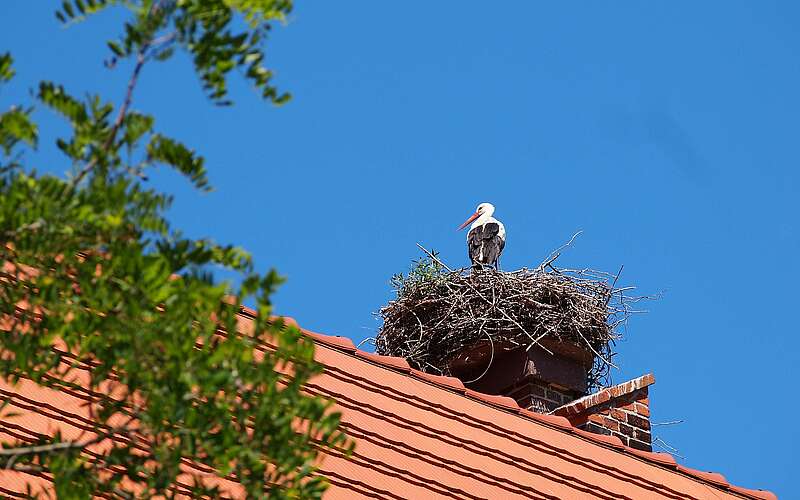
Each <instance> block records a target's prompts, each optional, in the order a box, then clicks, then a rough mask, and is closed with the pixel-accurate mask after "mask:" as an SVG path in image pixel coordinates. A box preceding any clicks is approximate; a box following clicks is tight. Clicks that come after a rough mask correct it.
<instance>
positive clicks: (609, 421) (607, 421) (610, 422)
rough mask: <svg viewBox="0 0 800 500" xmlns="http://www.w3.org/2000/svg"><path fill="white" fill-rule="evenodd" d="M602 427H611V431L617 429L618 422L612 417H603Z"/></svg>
mask: <svg viewBox="0 0 800 500" xmlns="http://www.w3.org/2000/svg"><path fill="white" fill-rule="evenodd" d="M603 427H605V428H606V429H611V430H612V431H618V430H619V422H617V421H616V420H614V419H613V418H608V417H603Z"/></svg>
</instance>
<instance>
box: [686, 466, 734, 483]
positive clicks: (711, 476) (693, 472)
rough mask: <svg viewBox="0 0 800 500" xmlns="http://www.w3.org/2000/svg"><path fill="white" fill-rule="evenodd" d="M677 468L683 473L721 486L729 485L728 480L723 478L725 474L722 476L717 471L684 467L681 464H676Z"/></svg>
mask: <svg viewBox="0 0 800 500" xmlns="http://www.w3.org/2000/svg"><path fill="white" fill-rule="evenodd" d="M678 470H679V471H681V472H683V473H684V474H689V475H690V476H693V477H697V478H700V479H702V480H703V481H707V482H709V483H714V484H716V485H718V486H722V487H723V488H729V487H730V483H729V482H728V480H727V479H725V476H723V475H722V474H720V473H719V472H705V471H702V470H698V469H692V468H689V467H684V466H683V465H681V464H678Z"/></svg>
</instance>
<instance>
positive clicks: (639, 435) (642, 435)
mask: <svg viewBox="0 0 800 500" xmlns="http://www.w3.org/2000/svg"><path fill="white" fill-rule="evenodd" d="M633 437H634V439H638V440H639V441H643V442H645V443H651V442H652V441H653V438H652V436H651V435H650V433H649V432H647V431H642V430H639V429H636V430H635V431H634V432H633Z"/></svg>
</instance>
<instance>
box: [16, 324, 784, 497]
mask: <svg viewBox="0 0 800 500" xmlns="http://www.w3.org/2000/svg"><path fill="white" fill-rule="evenodd" d="M253 317H254V311H248V310H245V309H243V310H242V314H241V321H240V323H239V328H241V329H242V331H243V332H246V331H249V330H248V328H249V329H250V330H252V318H253ZM285 322H286V324H292V325H293V326H294V325H296V323H295V322H294V321H293V320H292V319H291V318H287V319H286V320H285ZM306 333H307V334H308V335H309V336H310V337H311V338H313V339H314V340H315V341H316V342H317V344H318V347H317V353H316V356H317V359H318V360H319V361H320V362H321V363H322V364H323V365H324V366H325V370H324V372H323V373H322V374H321V375H319V376H317V377H316V378H314V379H313V380H312V381H310V382H309V383H308V384H307V386H306V390H307V392H308V393H310V394H315V395H319V396H323V397H327V398H332V399H333V400H334V401H335V407H336V409H337V410H338V411H340V412H341V413H342V427H343V429H344V430H345V431H346V432H347V433H348V434H349V435H350V436H352V437H353V439H354V440H355V441H356V450H355V453H354V455H353V456H352V457H350V458H345V457H343V456H341V455H339V454H337V453H338V452H336V451H331V452H329V453H328V454H327V455H325V456H324V458H323V459H322V463H321V466H320V469H319V473H320V474H321V475H323V476H325V477H326V478H327V479H328V481H329V482H330V484H331V487H330V489H329V491H328V492H327V494H326V499H348V500H349V499H358V498H390V499H398V500H399V499H405V498H504V499H506V498H509V499H513V498H519V499H523V498H525V499H527V498H547V499H560V498H587V497H592V498H604V499H608V500H617V499H626V498H627V499H640V498H672V499H678V498H698V499H703V498H714V499H717V500H719V499H724V498H750V499H755V500H772V499H774V498H775V496H774V495H773V494H772V493H770V492H765V491H761V490H749V489H745V488H739V487H736V486H730V485H729V484H728V482H727V481H726V480H725V478H724V477H723V476H721V475H719V474H715V473H706V472H701V471H697V470H694V469H689V468H686V467H682V466H677V465H676V464H675V461H674V459H673V458H672V457H671V456H670V455H667V454H664V453H649V452H642V451H639V450H635V449H632V448H628V447H625V446H622V443H621V442H620V441H619V440H618V439H616V438H613V437H610V436H601V435H597V434H591V433H586V432H583V431H580V430H579V429H577V428H575V427H572V426H571V425H570V424H569V422H568V421H567V420H566V419H565V418H564V417H561V416H555V415H543V414H536V413H532V412H530V411H528V410H522V409H520V408H519V406H518V405H517V404H516V402H515V401H514V400H513V399H511V398H505V397H498V396H489V395H485V394H481V393H477V392H474V391H469V390H466V389H464V385H463V384H462V383H461V381H459V380H458V379H454V378H451V377H441V376H435V375H430V374H426V373H422V372H420V371H417V370H412V369H410V368H408V364H407V363H406V362H405V361H403V360H400V359H398V358H391V357H384V356H378V355H375V354H370V353H365V352H363V351H358V350H357V349H356V348H355V346H354V345H353V343H352V342H351V341H350V340H349V339H344V338H342V337H331V336H327V335H321V334H318V333H314V332H306ZM269 348H270V346H269V345H268V344H266V343H265V344H264V346H263V347H261V349H262V350H268V349H269ZM84 397H85V395H82V393H81V391H79V390H77V391H73V392H70V393H67V392H64V391H62V392H55V391H53V390H51V389H47V388H43V387H40V386H38V385H36V384H34V383H33V382H30V381H26V380H22V381H21V383H20V385H18V386H16V387H11V386H9V385H8V384H7V383H6V382H3V381H0V399H2V400H8V401H10V403H9V411H13V412H17V413H18V414H19V415H18V416H17V417H13V418H7V419H4V421H2V422H0V434H2V436H0V437H2V439H3V440H9V439H10V440H20V441H23V442H25V441H29V440H35V439H36V438H37V436H40V435H42V434H50V433H52V432H54V431H55V430H61V431H62V432H63V433H64V435H65V437H67V436H70V435H78V434H79V433H80V432H81V431H82V430H83V429H84V428H86V427H87V426H88V423H89V422H88V415H86V407H85V405H84V399H82V398H84ZM184 465H185V469H182V470H183V471H184V476H182V478H184V477H185V479H182V481H184V483H185V484H190V482H191V478H190V476H191V475H192V474H194V475H198V474H199V475H201V476H202V477H204V478H207V480H208V481H216V482H219V484H221V485H222V486H221V487H223V489H224V490H225V491H229V492H231V495H233V496H241V493H240V490H237V486H238V485H235V484H233V483H231V482H230V481H228V480H227V479H219V478H212V476H210V472H209V471H208V470H206V469H202V468H201V467H199V466H195V465H193V464H190V463H187V464H184ZM29 480H32V481H34V483H35V485H37V486H38V487H40V488H44V489H47V488H48V487H49V482H50V480H49V479H48V478H38V477H28V476H26V475H22V476H20V475H19V474H9V473H5V474H3V475H0V493H2V494H3V495H7V496H9V497H13V496H14V495H17V494H18V493H19V492H20V491H22V490H20V488H21V487H22V485H24V484H25V483H26V482H27V481H29Z"/></svg>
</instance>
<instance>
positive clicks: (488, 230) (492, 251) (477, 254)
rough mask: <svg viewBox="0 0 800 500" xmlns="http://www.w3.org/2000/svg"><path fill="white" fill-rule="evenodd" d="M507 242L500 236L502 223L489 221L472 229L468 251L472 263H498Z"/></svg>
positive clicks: (468, 238) (468, 240)
mask: <svg viewBox="0 0 800 500" xmlns="http://www.w3.org/2000/svg"><path fill="white" fill-rule="evenodd" d="M505 244H506V242H505V241H504V240H503V238H501V237H500V224H497V223H496V222H487V223H486V224H483V225H480V226H476V227H474V228H473V229H470V231H469V233H468V234H467V251H468V252H469V259H470V260H471V261H472V264H473V265H474V264H488V265H495V264H497V259H499V258H500V253H501V252H502V251H503V247H504V246H505Z"/></svg>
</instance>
